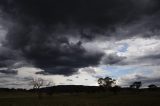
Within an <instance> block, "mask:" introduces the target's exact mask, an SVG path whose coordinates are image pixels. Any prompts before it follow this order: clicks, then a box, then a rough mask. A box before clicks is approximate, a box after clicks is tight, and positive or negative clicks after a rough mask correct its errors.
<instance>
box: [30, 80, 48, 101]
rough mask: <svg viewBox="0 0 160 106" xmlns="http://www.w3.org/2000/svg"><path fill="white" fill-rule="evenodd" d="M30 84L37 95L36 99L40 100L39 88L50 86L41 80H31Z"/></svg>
mask: <svg viewBox="0 0 160 106" xmlns="http://www.w3.org/2000/svg"><path fill="white" fill-rule="evenodd" d="M30 84H31V85H32V86H33V89H34V91H35V92H36V93H37V95H38V98H39V99H40V98H41V93H40V88H41V87H47V86H50V84H51V82H50V81H45V80H44V79H42V78H37V79H34V78H32V80H31V82H30Z"/></svg>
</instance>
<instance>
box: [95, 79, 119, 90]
mask: <svg viewBox="0 0 160 106" xmlns="http://www.w3.org/2000/svg"><path fill="white" fill-rule="evenodd" d="M115 81H116V80H114V79H112V78H110V77H105V78H99V79H98V84H99V85H100V86H101V87H105V88H111V87H112V85H113V84H115Z"/></svg>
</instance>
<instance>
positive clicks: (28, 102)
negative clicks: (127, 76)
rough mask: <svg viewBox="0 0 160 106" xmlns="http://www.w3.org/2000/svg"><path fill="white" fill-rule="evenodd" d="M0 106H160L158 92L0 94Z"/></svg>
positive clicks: (159, 94)
mask: <svg viewBox="0 0 160 106" xmlns="http://www.w3.org/2000/svg"><path fill="white" fill-rule="evenodd" d="M0 106H160V92H153V91H152V92H151V91H145V92H140V93H136V92H120V93H118V94H113V93H111V92H108V93H107V92H106V93H89V94H87V93H77V94H53V95H52V96H49V95H46V94H43V96H42V98H41V99H39V98H38V97H37V95H36V94H33V93H24V92H1V93H0Z"/></svg>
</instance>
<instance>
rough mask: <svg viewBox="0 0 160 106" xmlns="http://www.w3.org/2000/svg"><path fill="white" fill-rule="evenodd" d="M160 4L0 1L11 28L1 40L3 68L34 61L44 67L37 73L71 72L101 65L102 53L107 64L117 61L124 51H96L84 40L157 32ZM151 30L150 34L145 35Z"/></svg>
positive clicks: (119, 0) (83, 0) (150, 0)
mask: <svg viewBox="0 0 160 106" xmlns="http://www.w3.org/2000/svg"><path fill="white" fill-rule="evenodd" d="M159 4H160V2H159V1H158V0H139V1H136V2H135V1H133V0H101V1H99V0H78V1H75V0H1V1H0V13H1V16H0V17H1V18H2V20H3V23H1V24H2V26H3V27H4V28H5V29H6V31H7V33H6V36H5V40H4V41H3V42H0V43H1V46H0V48H2V50H0V56H1V57H0V67H11V66H14V65H15V64H16V63H23V64H22V65H24V66H25V65H26V64H31V65H33V66H34V67H36V68H40V69H43V70H44V71H42V72H37V74H44V75H48V74H60V75H67V76H68V75H72V74H74V73H77V72H78V69H80V68H84V67H90V66H98V65H99V64H100V62H101V61H102V58H103V59H104V62H103V63H104V64H117V63H119V62H121V61H122V60H123V59H124V57H123V56H118V55H114V54H113V55H107V56H106V55H105V53H104V51H94V52H93V51H92V52H91V51H89V50H87V49H86V48H85V47H84V46H83V44H85V43H87V42H91V41H93V40H95V39H98V38H101V37H102V38H103V37H106V38H108V37H110V38H112V37H113V38H115V39H117V40H119V39H120V40H122V39H129V38H131V37H134V36H136V37H137V36H140V37H151V35H154V36H157V34H158V33H159V32H158V31H157V30H158V28H159V26H160V25H159V24H158V22H159V20H158V18H159V17H160V16H159V15H158V13H159V12H160V11H159V10H160V8H159ZM144 17H145V18H144ZM146 17H147V18H146ZM153 19H154V20H153ZM156 19H157V20H156ZM142 20H143V21H142ZM137 23H140V24H137ZM132 25H134V27H131V26H132ZM145 26H148V27H145ZM141 27H144V28H142V30H141V31H139V30H137V29H139V28H141ZM121 28H122V29H127V30H129V31H123V30H121ZM146 30H148V32H149V33H146V34H144V33H143V34H141V33H142V31H143V32H145V31H146ZM3 48H5V49H6V50H3ZM92 49H96V48H92ZM103 56H106V57H103ZM24 63H25V64H24ZM22 65H20V66H22Z"/></svg>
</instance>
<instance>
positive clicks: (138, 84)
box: [130, 81, 142, 89]
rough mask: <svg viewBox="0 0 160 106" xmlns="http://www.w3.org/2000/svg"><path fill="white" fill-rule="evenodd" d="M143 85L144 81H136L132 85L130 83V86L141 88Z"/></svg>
mask: <svg viewBox="0 0 160 106" xmlns="http://www.w3.org/2000/svg"><path fill="white" fill-rule="evenodd" d="M141 86H142V82H141V81H138V82H134V83H133V84H132V85H130V88H136V89H139V88H140V87H141Z"/></svg>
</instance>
